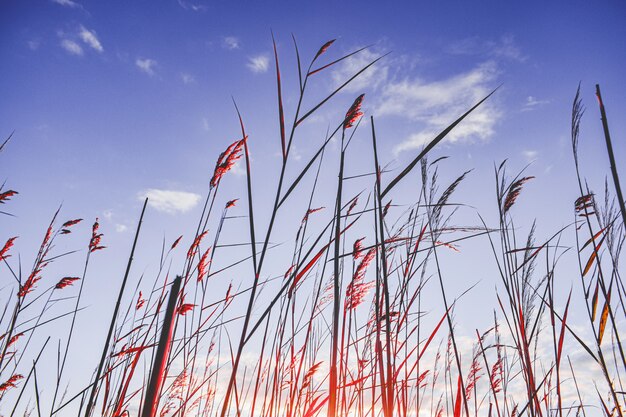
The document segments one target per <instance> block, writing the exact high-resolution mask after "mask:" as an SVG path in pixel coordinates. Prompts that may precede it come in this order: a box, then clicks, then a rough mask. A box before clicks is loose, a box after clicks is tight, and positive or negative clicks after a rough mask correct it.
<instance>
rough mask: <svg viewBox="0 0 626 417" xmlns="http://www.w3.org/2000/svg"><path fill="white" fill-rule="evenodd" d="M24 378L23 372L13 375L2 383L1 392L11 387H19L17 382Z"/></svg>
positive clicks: (0, 385)
mask: <svg viewBox="0 0 626 417" xmlns="http://www.w3.org/2000/svg"><path fill="white" fill-rule="evenodd" d="M23 378H24V376H23V375H22V374H15V375H13V376H11V378H9V379H8V380H6V382H4V383H2V384H0V392H4V391H6V390H8V389H9V388H16V387H17V385H16V382H17V381H19V380H20V379H23Z"/></svg>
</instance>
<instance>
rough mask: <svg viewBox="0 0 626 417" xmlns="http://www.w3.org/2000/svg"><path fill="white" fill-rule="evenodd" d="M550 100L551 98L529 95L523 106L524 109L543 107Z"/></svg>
mask: <svg viewBox="0 0 626 417" xmlns="http://www.w3.org/2000/svg"><path fill="white" fill-rule="evenodd" d="M549 102H550V100H539V99H537V98H536V97H533V96H528V97H526V102H525V103H524V107H522V111H531V110H535V109H536V108H537V107H541V106H543V105H545V104H548V103H549Z"/></svg>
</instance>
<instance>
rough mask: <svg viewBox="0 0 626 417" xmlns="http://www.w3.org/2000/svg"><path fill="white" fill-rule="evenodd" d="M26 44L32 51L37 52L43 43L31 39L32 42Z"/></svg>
mask: <svg viewBox="0 0 626 417" xmlns="http://www.w3.org/2000/svg"><path fill="white" fill-rule="evenodd" d="M26 44H27V45H28V48H29V49H30V50H31V51H36V50H37V49H39V45H41V42H40V41H39V39H31V40H30V41H28V42H26Z"/></svg>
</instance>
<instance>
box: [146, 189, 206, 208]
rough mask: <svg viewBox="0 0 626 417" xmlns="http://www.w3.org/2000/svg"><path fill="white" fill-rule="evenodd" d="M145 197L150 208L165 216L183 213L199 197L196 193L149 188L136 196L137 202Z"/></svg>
mask: <svg viewBox="0 0 626 417" xmlns="http://www.w3.org/2000/svg"><path fill="white" fill-rule="evenodd" d="M146 197H147V198H148V205H149V206H150V207H152V208H154V209H155V210H157V211H161V212H163V213H167V214H176V213H185V212H187V211H189V210H191V209H192V208H194V207H195V206H196V205H197V204H198V202H199V201H200V195H199V194H196V193H190V192H187V191H176V190H159V189H156V188H150V189H148V190H146V191H144V192H141V193H139V195H138V196H137V198H138V199H139V200H144V199H145V198H146Z"/></svg>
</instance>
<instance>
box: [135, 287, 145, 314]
mask: <svg viewBox="0 0 626 417" xmlns="http://www.w3.org/2000/svg"><path fill="white" fill-rule="evenodd" d="M145 303H146V299H145V298H143V294H142V293H141V291H139V297H137V304H135V310H139V309H140V308H141V307H143V305H144V304H145Z"/></svg>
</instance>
